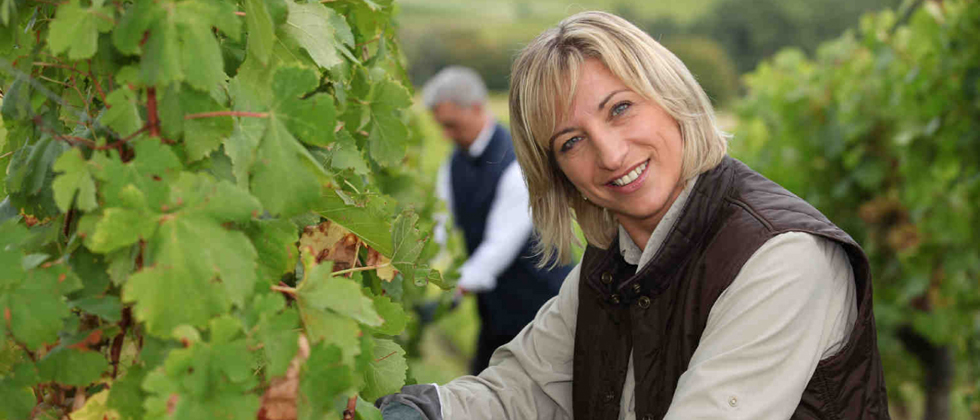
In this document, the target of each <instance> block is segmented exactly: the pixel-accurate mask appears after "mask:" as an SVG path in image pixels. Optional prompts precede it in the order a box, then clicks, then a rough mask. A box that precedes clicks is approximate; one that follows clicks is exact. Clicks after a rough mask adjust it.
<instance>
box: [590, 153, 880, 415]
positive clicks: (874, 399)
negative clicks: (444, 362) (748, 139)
mask: <svg viewBox="0 0 980 420" xmlns="http://www.w3.org/2000/svg"><path fill="white" fill-rule="evenodd" d="M790 231H797V232H807V233H810V234H813V235H818V236H821V237H825V238H829V239H831V240H834V241H836V242H837V243H839V244H840V245H841V246H842V247H843V248H844V250H845V251H846V253H847V255H848V257H849V260H850V263H851V266H852V268H853V269H854V279H855V283H856V290H857V303H858V315H857V319H856V321H855V324H854V329H853V330H852V331H851V334H850V336H849V339H848V342H847V344H846V345H845V346H844V348H843V349H841V350H840V351H839V352H838V353H837V354H836V355H834V356H832V357H830V358H827V359H824V360H822V361H820V363H819V364H818V365H817V369H816V372H815V373H814V374H813V377H812V379H810V382H809V383H808V384H807V387H806V389H805V391H804V392H803V397H802V400H801V401H800V405H799V406H798V407H797V409H796V412H795V413H794V414H793V417H792V418H793V419H887V418H889V417H888V403H887V396H886V394H885V381H884V376H883V374H882V369H881V359H880V357H879V355H878V345H877V337H876V332H875V322H874V315H873V313H872V304H871V274H870V273H869V270H868V260H867V257H866V256H865V254H864V252H863V251H862V250H861V248H860V246H858V244H857V243H856V242H854V240H853V239H851V237H850V236H848V234H847V233H845V232H844V231H842V230H841V229H840V228H838V227H837V226H834V224H833V223H831V222H830V221H829V220H827V218H826V217H824V216H823V215H822V214H820V212H819V211H817V210H816V209H815V208H813V207H812V206H810V205H809V204H807V203H806V202H805V201H803V200H801V199H800V198H799V197H797V196H795V195H793V194H792V193H790V192H789V191H787V190H785V189H783V188H782V187H780V186H779V185H776V184H775V183H773V182H772V181H770V180H768V179H766V178H764V177H763V176H762V175H759V174H758V173H756V172H754V171H752V170H751V169H749V168H748V167H747V166H745V165H744V164H742V163H741V162H739V161H737V160H735V159H732V158H725V160H724V161H723V162H722V163H721V164H720V165H719V166H718V167H717V168H715V169H713V170H711V171H708V172H706V173H704V174H702V175H701V176H700V177H699V178H698V181H697V184H696V185H695V186H694V189H693V190H692V191H691V193H690V196H689V197H688V199H687V202H686V203H685V206H684V209H683V211H682V212H681V215H680V218H679V219H678V220H677V222H676V224H675V225H674V226H673V228H672V229H671V230H670V232H669V233H668V234H667V238H666V240H665V242H664V244H663V246H662V247H661V248H660V250H659V251H658V253H657V255H656V256H654V257H653V259H652V260H651V261H650V262H649V263H647V265H646V266H644V267H642V269H640V270H639V271H636V272H635V274H634V270H635V269H636V267H635V266H631V265H628V264H627V263H626V262H625V261H624V260H623V258H622V256H621V255H620V253H619V249H618V243H619V242H618V240H614V241H613V244H612V246H610V247H609V249H607V250H602V249H599V248H595V247H591V246H590V247H589V248H588V249H587V250H586V252H585V256H584V257H583V261H582V275H581V279H580V281H581V283H580V284H581V286H580V287H579V310H578V320H579V322H578V323H577V326H576V333H575V354H574V382H573V396H574V414H575V418H576V419H616V418H618V415H619V404H620V399H621V398H622V391H623V382H624V380H625V378H626V370H627V366H628V363H629V357H630V350H632V351H633V353H634V360H633V362H634V372H635V375H636V378H635V379H636V391H635V392H636V416H637V418H638V419H641V420H652V419H661V418H663V416H664V415H665V414H666V413H667V409H668V408H669V407H670V402H671V399H672V398H673V395H674V390H675V388H676V387H677V381H678V379H679V378H680V376H681V374H683V373H684V371H685V370H687V367H688V363H689V361H690V360H691V356H692V355H693V354H694V350H695V349H696V348H697V346H698V341H699V340H700V339H701V333H702V332H703V331H704V327H705V324H706V323H707V320H708V313H709V311H710V310H711V307H712V306H713V305H714V302H715V300H716V299H718V296H719V295H720V294H721V293H722V292H723V291H724V290H725V289H726V288H727V287H728V285H729V284H731V282H732V280H733V279H734V278H735V276H736V275H737V274H738V272H739V270H740V269H741V267H742V265H743V264H744V263H745V261H746V260H748V258H749V257H750V256H751V255H752V254H753V253H754V252H755V251H756V250H757V249H758V248H759V247H760V246H762V244H763V243H765V242H766V241H767V240H769V239H770V238H772V237H773V236H775V235H778V234H780V233H784V232H790Z"/></svg>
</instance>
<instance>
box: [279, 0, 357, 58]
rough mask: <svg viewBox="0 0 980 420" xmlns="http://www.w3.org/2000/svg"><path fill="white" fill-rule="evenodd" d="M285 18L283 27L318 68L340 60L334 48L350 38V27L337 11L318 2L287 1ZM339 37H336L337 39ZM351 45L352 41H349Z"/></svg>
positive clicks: (336, 49)
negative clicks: (300, 2)
mask: <svg viewBox="0 0 980 420" xmlns="http://www.w3.org/2000/svg"><path fill="white" fill-rule="evenodd" d="M286 5H287V6H288V7H289V18H288V19H287V20H286V23H285V25H284V30H285V32H286V33H287V34H289V36H290V37H292V38H293V39H294V40H295V41H296V42H297V43H298V44H299V45H300V46H301V47H302V48H303V49H305V50H306V52H307V53H309V54H310V57H312V58H313V61H315V62H316V64H317V65H319V66H320V67H322V68H328V67H333V66H336V65H338V64H340V63H341V62H342V59H341V58H340V55H338V54H337V53H338V48H343V45H342V44H344V43H347V42H346V41H349V40H352V39H353V36H352V35H351V29H350V27H349V26H348V25H347V21H345V20H344V19H343V18H342V17H341V16H340V15H339V14H337V12H335V11H334V10H333V9H330V8H327V7H326V6H324V5H322V4H319V3H306V4H299V3H296V2H294V1H292V0H287V1H286ZM338 38H339V39H338ZM349 44H352V43H349Z"/></svg>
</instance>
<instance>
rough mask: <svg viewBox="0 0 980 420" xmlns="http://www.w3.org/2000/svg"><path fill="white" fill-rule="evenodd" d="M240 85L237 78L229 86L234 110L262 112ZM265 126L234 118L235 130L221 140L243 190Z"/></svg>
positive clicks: (262, 120) (258, 121)
mask: <svg viewBox="0 0 980 420" xmlns="http://www.w3.org/2000/svg"><path fill="white" fill-rule="evenodd" d="M249 36H251V35H249ZM243 83H244V82H242V79H241V78H239V77H236V78H234V79H232V80H231V82H230V83H229V84H228V91H229V95H230V96H231V102H232V105H233V108H234V110H236V111H252V112H255V111H259V110H262V109H265V108H264V107H263V106H262V104H261V103H260V102H259V101H258V100H257V99H255V98H253V97H251V96H252V95H251V94H250V93H249V89H248V88H247V87H243V86H242V85H243ZM268 125H269V121H268V119H265V118H247V117H243V118H235V119H234V130H233V131H232V133H231V135H230V136H228V137H227V138H225V140H224V143H223V144H224V146H225V153H226V154H227V155H228V157H229V158H231V164H232V173H233V174H234V175H235V181H236V182H237V183H238V185H240V186H242V187H243V188H246V189H247V188H248V175H249V170H251V168H252V163H253V162H254V161H255V155H256V149H257V148H258V146H259V142H261V140H262V136H263V135H264V134H265V130H266V128H267V127H268Z"/></svg>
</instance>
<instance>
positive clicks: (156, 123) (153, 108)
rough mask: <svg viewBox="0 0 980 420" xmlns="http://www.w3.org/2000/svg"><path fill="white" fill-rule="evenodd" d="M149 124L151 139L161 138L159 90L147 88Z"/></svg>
mask: <svg viewBox="0 0 980 420" xmlns="http://www.w3.org/2000/svg"><path fill="white" fill-rule="evenodd" d="M146 113H147V120H149V121H147V124H148V125H149V126H150V137H160V116H159V114H157V88H155V87H153V86H151V87H148V88H146Z"/></svg>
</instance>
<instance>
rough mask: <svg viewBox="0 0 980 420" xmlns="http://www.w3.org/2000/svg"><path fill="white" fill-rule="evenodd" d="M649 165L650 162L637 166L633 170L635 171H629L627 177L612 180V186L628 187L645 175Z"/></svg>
mask: <svg viewBox="0 0 980 420" xmlns="http://www.w3.org/2000/svg"><path fill="white" fill-rule="evenodd" d="M649 163H650V161H646V162H643V163H641V164H639V165H636V167H635V168H633V170H631V171H629V172H628V173H627V174H626V175H623V176H621V177H619V178H616V179H614V180H612V182H610V184H612V185H615V186H617V187H625V186H627V185H630V184H632V183H633V182H634V181H636V180H637V179H639V178H640V175H643V172H644V171H646V169H647V165H648V164H649Z"/></svg>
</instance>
